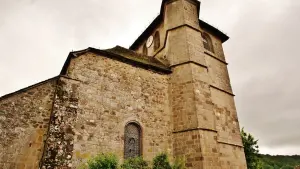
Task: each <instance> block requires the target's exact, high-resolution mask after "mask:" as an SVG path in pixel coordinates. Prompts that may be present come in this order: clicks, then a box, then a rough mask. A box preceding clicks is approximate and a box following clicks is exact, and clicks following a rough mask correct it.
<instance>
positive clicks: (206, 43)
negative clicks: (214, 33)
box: [202, 33, 214, 53]
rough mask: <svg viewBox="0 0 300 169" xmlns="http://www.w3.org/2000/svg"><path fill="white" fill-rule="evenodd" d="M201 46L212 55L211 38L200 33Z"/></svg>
mask: <svg viewBox="0 0 300 169" xmlns="http://www.w3.org/2000/svg"><path fill="white" fill-rule="evenodd" d="M202 39H203V45H204V48H205V49H206V50H208V51H210V52H212V53H214V49H213V44H212V41H211V38H210V36H209V35H208V34H206V33H202Z"/></svg>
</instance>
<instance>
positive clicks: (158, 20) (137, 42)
mask: <svg viewBox="0 0 300 169" xmlns="http://www.w3.org/2000/svg"><path fill="white" fill-rule="evenodd" d="M161 22H162V15H161V14H160V15H158V16H157V17H156V18H155V19H154V20H153V21H152V23H151V24H150V25H149V26H148V27H147V28H146V29H145V30H144V32H143V33H142V34H141V35H140V36H139V37H138V38H137V39H136V40H135V41H134V42H133V44H132V45H131V46H130V47H129V49H130V50H135V49H136V48H137V47H138V46H139V45H140V44H141V43H142V42H143V40H144V39H146V38H147V37H148V36H149V34H150V33H151V32H152V31H153V30H154V29H155V28H156V27H157V26H158V25H159V24H160V23H161Z"/></svg>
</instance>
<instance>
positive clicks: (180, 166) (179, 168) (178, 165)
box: [172, 158, 185, 169]
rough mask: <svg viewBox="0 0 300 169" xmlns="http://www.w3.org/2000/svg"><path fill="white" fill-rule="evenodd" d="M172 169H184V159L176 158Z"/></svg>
mask: <svg viewBox="0 0 300 169" xmlns="http://www.w3.org/2000/svg"><path fill="white" fill-rule="evenodd" d="M172 169H185V161H184V160H183V159H182V158H176V159H175V162H174V164H173V166H172Z"/></svg>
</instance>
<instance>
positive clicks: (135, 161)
mask: <svg viewBox="0 0 300 169" xmlns="http://www.w3.org/2000/svg"><path fill="white" fill-rule="evenodd" d="M121 168H122V169H149V167H148V163H147V162H146V161H144V160H143V158H142V157H136V158H129V159H127V160H125V161H124V163H123V164H122V165H121Z"/></svg>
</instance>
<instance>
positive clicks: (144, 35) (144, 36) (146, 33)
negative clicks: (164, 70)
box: [129, 0, 229, 50]
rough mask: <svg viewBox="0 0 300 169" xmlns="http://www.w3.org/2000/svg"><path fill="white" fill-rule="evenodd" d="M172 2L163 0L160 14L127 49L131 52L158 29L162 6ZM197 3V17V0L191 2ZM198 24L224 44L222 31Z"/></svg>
mask: <svg viewBox="0 0 300 169" xmlns="http://www.w3.org/2000/svg"><path fill="white" fill-rule="evenodd" d="M169 1H172V0H163V1H162V5H161V9H160V14H159V15H158V16H157V17H156V18H155V19H154V20H153V21H152V23H151V24H150V25H149V26H148V27H147V28H146V30H145V31H144V32H143V33H142V34H141V35H140V36H139V37H138V38H137V39H136V40H135V42H134V43H133V44H132V45H131V46H130V47H129V49H131V50H135V49H137V47H138V46H139V45H140V44H141V43H143V42H144V41H145V40H146V39H147V38H148V37H149V36H150V35H151V34H152V33H153V32H154V30H155V29H156V28H157V27H158V25H159V24H161V23H162V22H163V20H164V10H165V8H164V4H165V3H167V2H169ZM193 1H195V2H196V3H197V10H198V16H199V11H200V2H199V1H197V0H193ZM199 24H200V26H201V27H203V28H204V29H207V30H209V31H210V32H211V33H212V34H215V35H216V36H218V37H219V38H220V39H221V41H222V42H226V41H227V40H228V39H229V37H228V36H227V35H226V34H224V33H223V32H222V31H220V30H218V29H217V28H215V27H213V26H211V25H210V24H208V23H206V22H204V21H202V20H200V19H199Z"/></svg>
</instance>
